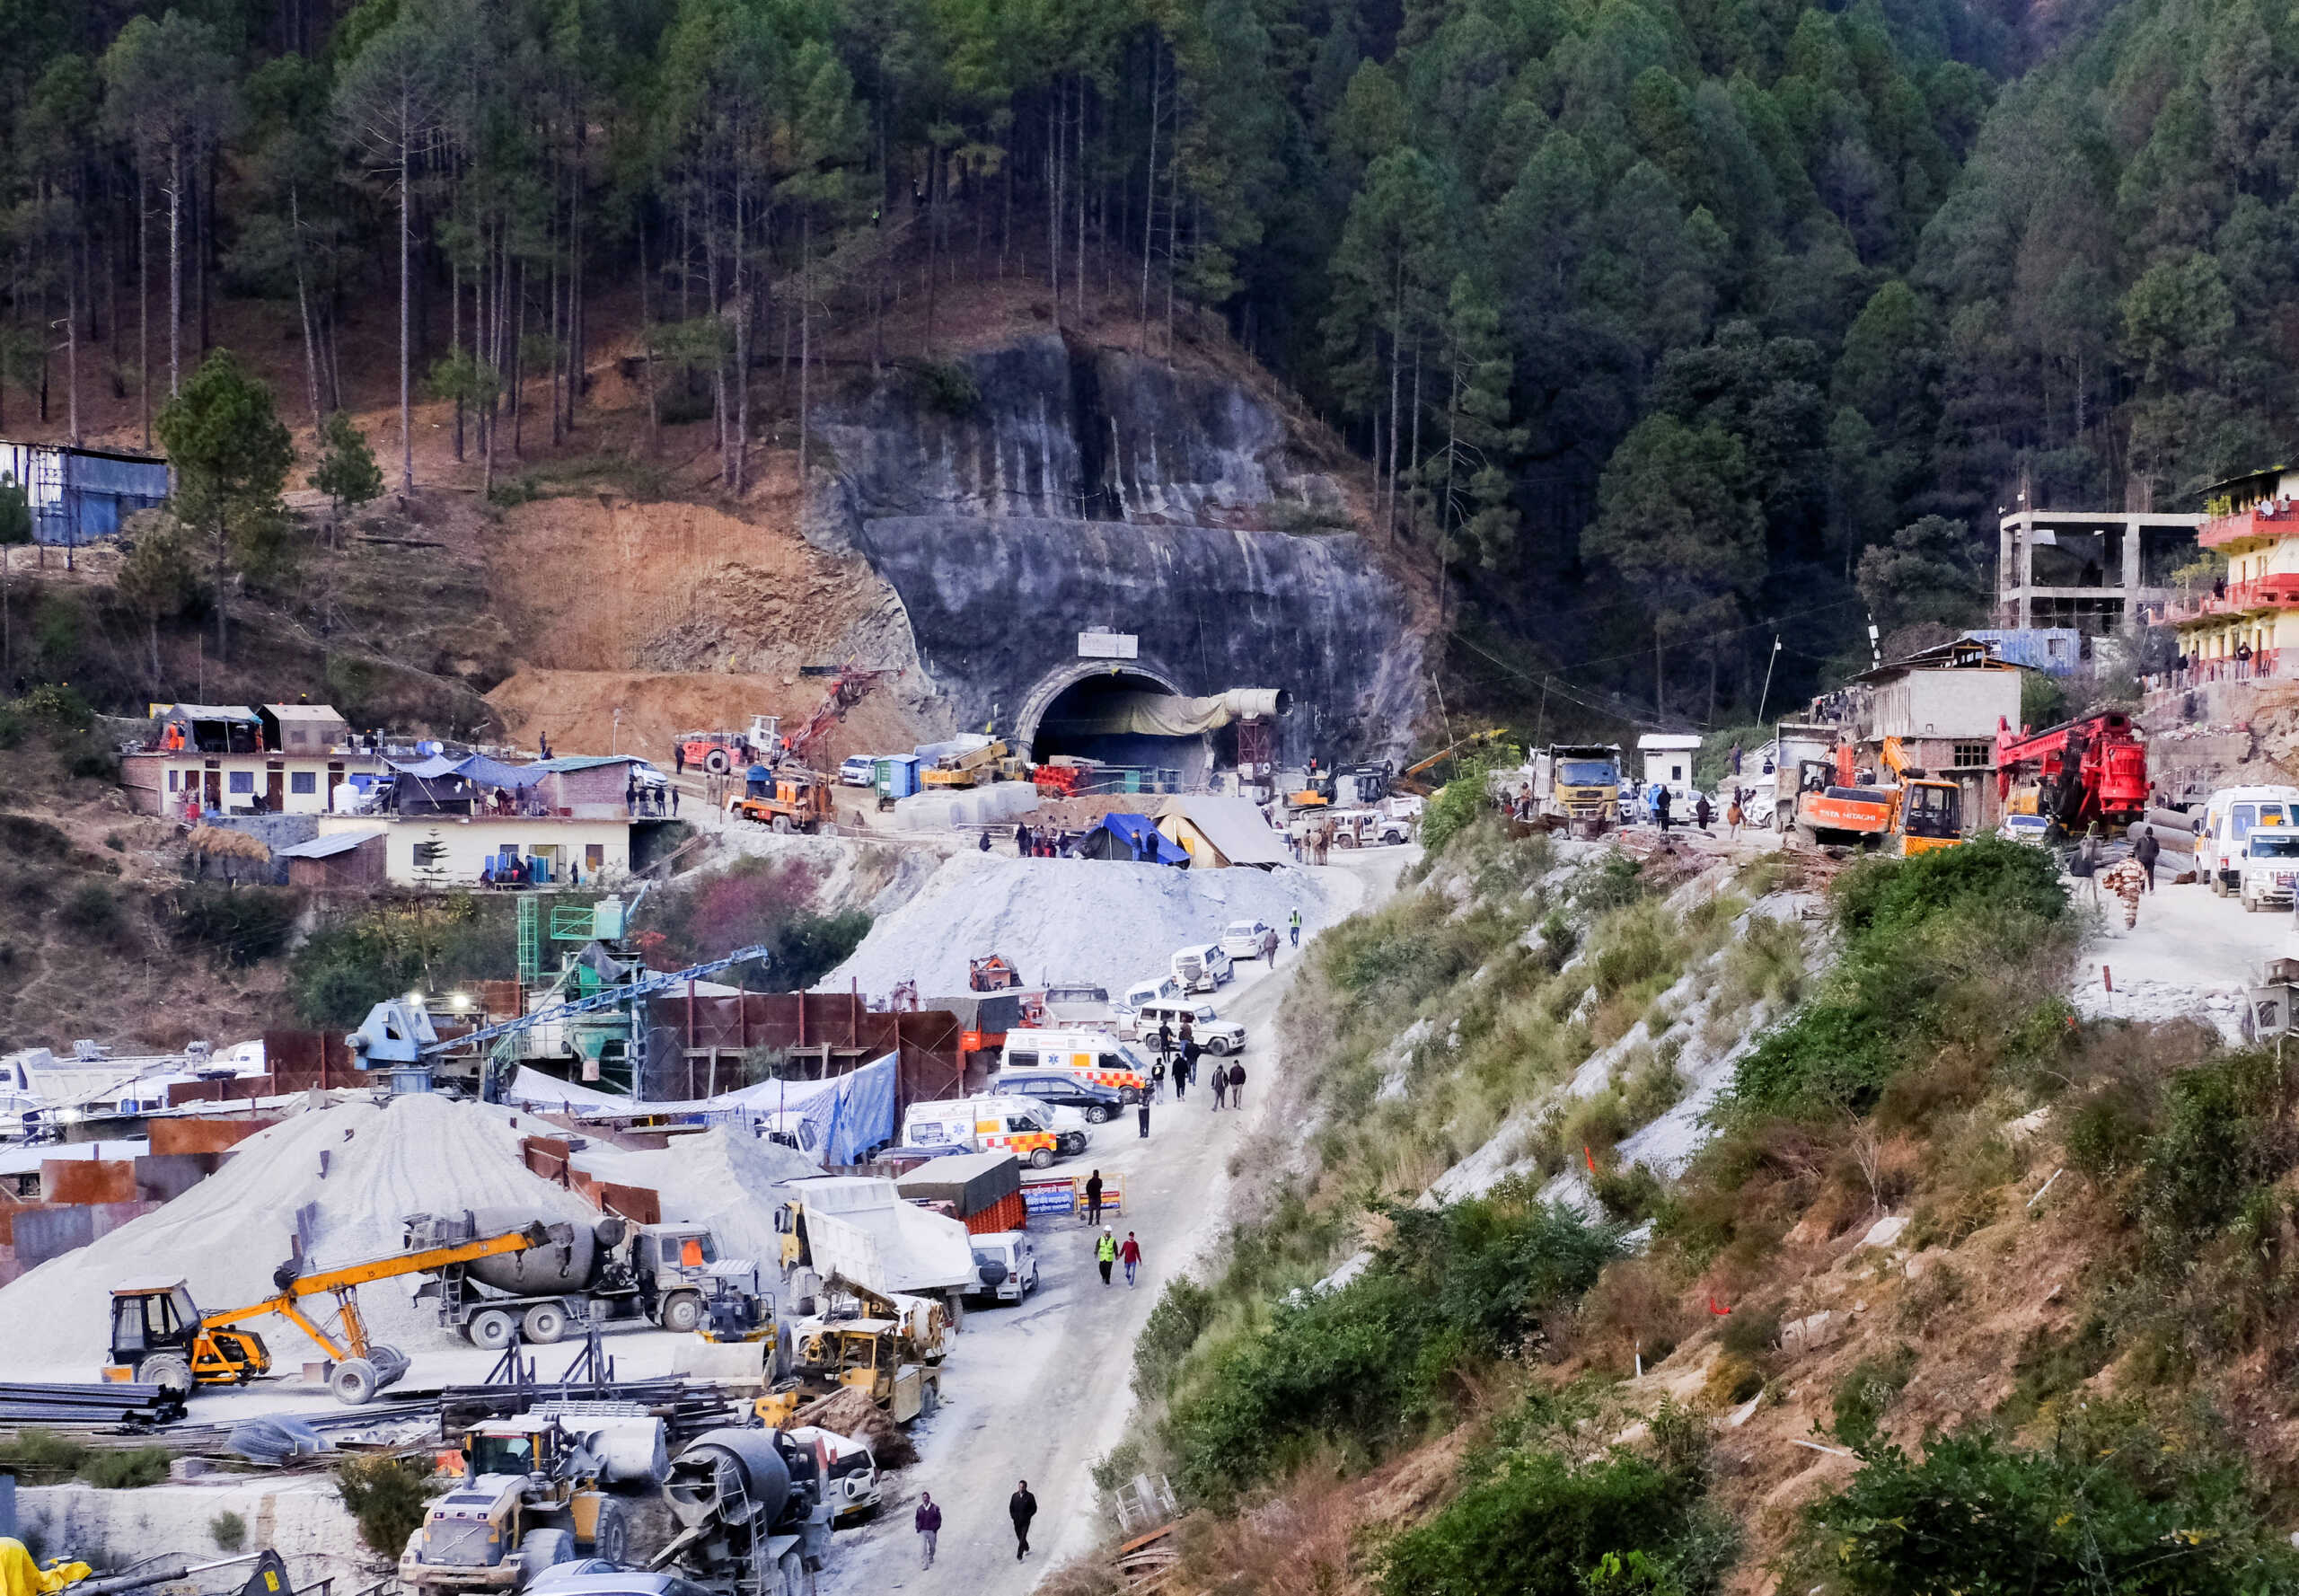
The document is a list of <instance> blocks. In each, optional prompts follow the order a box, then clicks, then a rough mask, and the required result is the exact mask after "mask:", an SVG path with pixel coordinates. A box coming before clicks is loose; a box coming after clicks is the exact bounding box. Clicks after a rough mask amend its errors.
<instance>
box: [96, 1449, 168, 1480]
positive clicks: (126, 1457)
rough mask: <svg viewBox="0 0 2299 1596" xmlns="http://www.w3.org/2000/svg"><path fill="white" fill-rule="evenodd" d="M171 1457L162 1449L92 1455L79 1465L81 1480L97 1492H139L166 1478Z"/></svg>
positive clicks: (130, 1450)
mask: <svg viewBox="0 0 2299 1596" xmlns="http://www.w3.org/2000/svg"><path fill="white" fill-rule="evenodd" d="M174 1456H175V1454H174V1453H173V1452H172V1451H169V1450H168V1449H167V1448H166V1447H164V1446H139V1447H133V1448H130V1449H128V1450H127V1451H95V1452H91V1453H90V1454H89V1456H88V1459H87V1460H86V1461H85V1462H84V1463H82V1464H81V1465H80V1477H81V1478H82V1479H84V1480H86V1481H87V1482H88V1483H89V1484H90V1485H92V1486H96V1487H97V1488H98V1489H99V1490H105V1491H140V1490H142V1489H143V1488H144V1487H145V1486H156V1485H158V1484H160V1483H161V1482H162V1481H163V1480H164V1479H166V1478H167V1477H168V1461H169V1459H172V1458H173V1457H174Z"/></svg>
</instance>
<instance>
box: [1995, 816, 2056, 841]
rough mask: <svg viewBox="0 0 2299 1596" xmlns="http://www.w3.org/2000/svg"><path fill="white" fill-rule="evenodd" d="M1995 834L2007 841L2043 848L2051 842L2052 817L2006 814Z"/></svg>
mask: <svg viewBox="0 0 2299 1596" xmlns="http://www.w3.org/2000/svg"><path fill="white" fill-rule="evenodd" d="M1995 834H1996V835H1997V836H1999V837H2001V838H2003V839H2004V841H2005V842H2025V843H2027V844H2029V845H2030V847H2034V848H2041V847H2044V846H2046V845H2047V844H2048V843H2049V842H2051V819H2050V817H2049V816H2044V815H2006V816H2004V821H2003V824H2000V825H1998V826H1997V827H1996V828H1995Z"/></svg>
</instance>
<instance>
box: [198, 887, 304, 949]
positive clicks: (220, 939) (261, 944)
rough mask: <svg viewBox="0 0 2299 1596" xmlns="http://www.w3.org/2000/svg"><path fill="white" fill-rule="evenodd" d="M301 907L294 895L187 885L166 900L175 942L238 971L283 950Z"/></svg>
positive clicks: (269, 889) (267, 889)
mask: <svg viewBox="0 0 2299 1596" xmlns="http://www.w3.org/2000/svg"><path fill="white" fill-rule="evenodd" d="M301 908H302V902H301V900H300V899H299V898H297V896H296V895H295V894H294V893H292V892H289V891H286V890H285V889H283V888H275V887H264V886H242V887H225V886H185V887H180V888H178V889H177V890H176V891H175V892H174V893H173V894H172V895H170V897H169V898H168V900H167V915H168V921H169V930H172V932H173V933H174V934H175V938H176V940H177V941H178V942H180V943H182V944H183V945H185V946H187V947H189V948H193V949H195V950H197V951H198V952H201V953H205V954H207V956H208V957H211V958H213V959H215V960H216V962H217V963H219V964H224V965H229V966H233V967H234V968H239V969H245V968H247V967H248V966H251V965H255V964H260V963H261V962H262V961H263V960H265V959H267V958H269V957H272V956H273V955H274V954H276V953H277V952H278V951H279V950H280V949H281V948H285V947H286V946H287V938H288V936H289V934H290V933H292V932H293V931H294V930H295V916H296V914H297V913H298V912H299V911H300V910H301Z"/></svg>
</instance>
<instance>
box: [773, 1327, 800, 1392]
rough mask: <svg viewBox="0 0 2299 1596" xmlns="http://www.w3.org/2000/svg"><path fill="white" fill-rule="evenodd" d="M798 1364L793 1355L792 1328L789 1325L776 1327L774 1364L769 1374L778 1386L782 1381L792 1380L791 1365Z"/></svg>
mask: <svg viewBox="0 0 2299 1596" xmlns="http://www.w3.org/2000/svg"><path fill="white" fill-rule="evenodd" d="M795 1362H797V1357H796V1356H795V1355H794V1354H793V1353H792V1350H791V1346H790V1327H789V1326H788V1325H777V1326H775V1327H774V1364H773V1367H772V1368H771V1370H770V1371H769V1373H770V1374H771V1376H772V1378H773V1380H774V1382H775V1383H776V1384H777V1385H780V1383H781V1382H782V1381H784V1380H788V1379H789V1378H790V1368H791V1365H792V1364H793V1363H795Z"/></svg>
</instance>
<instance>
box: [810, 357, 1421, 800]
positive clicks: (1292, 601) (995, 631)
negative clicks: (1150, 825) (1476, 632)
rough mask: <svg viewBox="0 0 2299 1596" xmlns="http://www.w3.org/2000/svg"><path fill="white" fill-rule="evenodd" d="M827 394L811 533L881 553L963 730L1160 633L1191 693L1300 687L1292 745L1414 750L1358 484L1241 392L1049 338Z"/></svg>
mask: <svg viewBox="0 0 2299 1596" xmlns="http://www.w3.org/2000/svg"><path fill="white" fill-rule="evenodd" d="M962 369H963V372H964V376H963V378H957V377H956V376H955V375H954V374H953V373H951V372H949V371H947V370H945V371H943V372H940V373H936V374H917V373H905V374H902V375H898V376H897V377H895V378H894V379H893V380H891V381H889V382H887V383H885V384H881V385H878V386H877V387H876V388H874V389H872V390H870V391H868V392H862V393H859V394H855V395H852V396H850V397H848V398H845V399H841V400H838V401H831V402H829V403H826V404H824V405H821V406H818V407H817V408H816V410H815V413H814V416H813V419H812V429H813V431H814V432H815V436H818V437H820V438H821V439H822V440H823V441H824V443H825V444H826V445H828V453H829V454H830V455H831V456H832V459H833V460H834V461H835V465H834V467H833V474H832V480H831V481H820V480H818V481H817V483H816V491H815V496H814V498H813V503H812V507H811V510H810V515H809V525H808V528H807V535H808V536H809V537H810V538H812V539H814V540H815V541H816V542H821V543H823V544H824V545H826V546H829V547H833V548H837V549H840V550H841V551H842V550H852V551H856V552H859V553H860V554H861V555H863V556H864V557H865V558H866V559H867V560H869V562H870V563H871V565H872V566H873V567H874V568H875V569H876V570H877V572H878V573H879V574H880V575H881V576H883V577H884V578H885V579H886V580H887V581H888V582H889V583H891V584H892V585H893V586H894V591H895V593H896V595H898V596H899V598H900V599H901V602H902V604H903V608H904V609H905V611H906V612H907V615H908V620H909V623H910V628H911V631H912V639H913V641H914V644H915V647H916V651H917V657H918V660H919V662H920V665H922V666H924V669H925V671H926V673H927V675H929V678H930V679H931V681H932V683H933V684H934V688H935V690H936V696H937V697H938V699H939V700H940V701H941V704H942V706H943V707H944V708H946V709H947V712H948V715H949V721H950V724H951V725H952V727H954V728H955V727H973V728H978V727H981V726H982V724H983V723H984V722H985V721H986V720H988V719H991V715H992V713H993V710H994V711H995V713H996V716H997V719H998V722H999V725H1000V729H1001V730H1009V731H1019V732H1020V733H1022V734H1023V735H1024V736H1026V735H1027V733H1028V732H1029V730H1030V728H1031V727H1030V724H1029V722H1030V718H1031V717H1032V716H1033V715H1034V714H1035V713H1038V712H1042V711H1043V710H1044V706H1045V704H1046V703H1047V701H1049V700H1050V699H1051V698H1052V697H1053V694H1054V693H1056V692H1059V691H1060V690H1061V687H1062V686H1063V685H1065V684H1066V683H1069V682H1072V681H1075V680H1077V679H1079V677H1080V676H1081V675H1083V674H1085V673H1087V672H1089V671H1092V670H1095V669H1106V668H1107V666H1106V665H1102V666H1097V665H1096V664H1095V663H1094V662H1092V661H1088V660H1086V659H1083V658H1081V657H1080V656H1079V633H1080V632H1081V631H1085V630H1089V629H1106V630H1113V631H1116V632H1120V633H1127V634H1131V635H1133V636H1135V637H1137V638H1139V639H1140V649H1141V654H1140V658H1139V660H1138V661H1136V662H1134V663H1135V664H1137V665H1138V666H1140V668H1141V673H1142V674H1143V675H1148V676H1150V677H1151V678H1152V679H1153V680H1156V681H1158V682H1160V683H1163V684H1165V685H1167V686H1169V687H1171V688H1173V689H1174V690H1175V691H1176V692H1185V693H1190V694H1201V693H1214V692H1222V691H1224V690H1226V689H1228V688H1231V687H1283V688H1288V689H1290V690H1291V692H1293V693H1294V695H1295V698H1296V701H1297V704H1298V706H1299V707H1298V709H1297V710H1296V712H1295V713H1294V714H1293V715H1292V716H1290V718H1288V719H1286V720H1284V721H1282V722H1281V723H1280V732H1281V738H1282V741H1281V757H1282V758H1284V759H1286V760H1289V761H1293V760H1299V759H1301V758H1305V757H1308V756H1309V755H1312V754H1314V755H1316V756H1317V757H1319V758H1321V759H1326V760H1335V759H1347V758H1356V757H1369V756H1370V757H1378V756H1380V755H1382V754H1395V753H1397V752H1401V751H1402V749H1403V747H1404V745H1405V742H1406V740H1407V738H1408V736H1409V732H1410V725H1411V721H1412V719H1413V717H1414V714H1415V713H1416V712H1417V711H1418V710H1419V707H1420V687H1419V683H1420V670H1419V664H1420V657H1421V650H1420V641H1419V639H1418V638H1417V637H1415V636H1414V635H1413V634H1412V633H1411V632H1410V631H1409V630H1408V624H1409V618H1408V614H1407V611H1406V606H1405V602H1404V598H1403V595H1401V594H1400V593H1399V592H1398V591H1397V589H1396V585H1395V584H1394V583H1392V582H1391V581H1390V580H1389V579H1388V578H1387V576H1386V575H1385V574H1384V573H1383V572H1382V571H1381V569H1379V566H1378V565H1377V564H1376V563H1375V562H1374V561H1373V560H1372V559H1371V558H1370V554H1369V553H1368V551H1367V550H1366V549H1365V547H1364V545H1363V543H1362V542H1361V541H1360V540H1359V538H1358V537H1357V536H1356V535H1355V534H1354V533H1350V532H1348V531H1346V530H1343V528H1345V527H1346V526H1347V525H1348V524H1349V520H1348V510H1347V500H1346V498H1345V496H1344V495H1343V492H1342V489H1341V488H1340V485H1339V483H1338V482H1337V481H1335V480H1334V477H1333V476H1332V475H1331V474H1330V472H1326V470H1324V469H1322V467H1321V463H1319V462H1318V461H1317V459H1315V458H1314V456H1313V455H1312V454H1310V453H1309V452H1308V451H1307V450H1304V449H1302V448H1300V447H1299V445H1298V444H1297V442H1296V440H1295V439H1294V437H1293V436H1292V435H1291V433H1290V429H1289V428H1288V427H1287V425H1286V422H1285V420H1284V418H1283V417H1282V415H1280V414H1279V413H1278V412H1277V411H1276V410H1274V409H1273V408H1272V407H1271V406H1270V405H1269V404H1268V403H1266V402H1265V401H1264V400H1262V399H1261V398H1259V397H1258V396H1256V395H1255V394H1254V393H1252V392H1248V391H1247V390H1246V389H1245V388H1244V387H1242V386H1240V385H1239V384H1236V383H1234V382H1231V381H1229V380H1227V379H1224V378H1220V377H1218V376H1211V375H1196V374H1190V373H1181V374H1176V373H1170V372H1168V371H1167V370H1166V368H1165V367H1164V366H1163V365H1161V364H1160V363H1158V362H1155V361H1149V360H1143V359H1141V358H1140V357H1137V356H1134V355H1132V354H1131V353H1129V352H1126V351H1123V350H1116V349H1108V348H1083V347H1072V346H1065V344H1064V343H1063V342H1062V340H1061V339H1058V338H1054V337H1051V336H1049V337H1044V338H1039V339H1029V340H1027V341H1026V342H1024V343H1022V344H1019V345H1017V346H1014V347H1011V348H1004V349H999V350H992V351H989V352H986V353H983V354H979V355H974V356H970V357H966V358H965V361H964V362H963V365H962Z"/></svg>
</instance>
